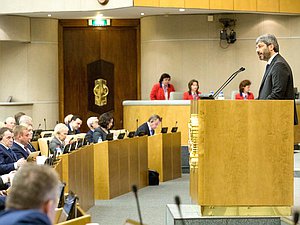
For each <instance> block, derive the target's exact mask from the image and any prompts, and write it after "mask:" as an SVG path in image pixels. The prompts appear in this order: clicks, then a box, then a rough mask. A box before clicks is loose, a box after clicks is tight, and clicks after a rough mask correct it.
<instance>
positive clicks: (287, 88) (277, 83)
mask: <svg viewBox="0 0 300 225" xmlns="http://www.w3.org/2000/svg"><path fill="white" fill-rule="evenodd" d="M294 98H295V97H294V82H293V73H292V70H291V68H290V66H289V64H288V63H287V61H285V59H284V58H283V57H282V56H281V55H279V54H278V55H276V56H275V57H274V59H273V60H272V62H271V64H270V66H269V68H268V70H267V71H266V73H265V75H264V77H263V79H262V82H261V85H260V88H259V95H258V99H280V100H294ZM294 108H295V113H294V123H295V124H298V118H297V113H296V105H295V106H294Z"/></svg>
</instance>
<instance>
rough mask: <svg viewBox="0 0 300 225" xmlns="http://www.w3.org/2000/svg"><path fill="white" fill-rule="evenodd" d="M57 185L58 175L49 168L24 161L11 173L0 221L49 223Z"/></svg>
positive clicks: (15, 224) (18, 224)
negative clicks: (9, 185)
mask: <svg viewBox="0 0 300 225" xmlns="http://www.w3.org/2000/svg"><path fill="white" fill-rule="evenodd" d="M58 186H59V180H58V175H57V173H56V172H55V170H54V169H53V168H51V167H48V166H45V165H34V164H31V163H28V164H26V165H24V166H23V167H22V169H21V170H19V171H17V172H16V174H15V176H14V179H13V185H12V186H11V189H10V193H9V195H8V197H7V200H6V210H5V211H4V212H2V213H1V214H0V224H3V225H4V224H5V225H23V224H30V225H51V224H53V222H54V218H55V208H56V206H57V200H58V198H57V190H58Z"/></svg>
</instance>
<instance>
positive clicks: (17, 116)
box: [15, 112, 25, 125]
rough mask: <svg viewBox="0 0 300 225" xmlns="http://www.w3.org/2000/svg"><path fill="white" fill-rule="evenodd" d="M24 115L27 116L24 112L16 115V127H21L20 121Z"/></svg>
mask: <svg viewBox="0 0 300 225" xmlns="http://www.w3.org/2000/svg"><path fill="white" fill-rule="evenodd" d="M23 115H25V113H23V112H18V113H17V114H16V115H15V120H16V125H20V123H19V120H20V117H21V116H23Z"/></svg>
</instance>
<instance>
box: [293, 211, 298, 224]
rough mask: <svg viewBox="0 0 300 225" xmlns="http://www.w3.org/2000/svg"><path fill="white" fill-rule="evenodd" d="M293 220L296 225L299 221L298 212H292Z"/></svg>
mask: <svg viewBox="0 0 300 225" xmlns="http://www.w3.org/2000/svg"><path fill="white" fill-rule="evenodd" d="M293 221H294V225H296V224H297V223H298V221H299V212H297V211H296V212H294V215H293Z"/></svg>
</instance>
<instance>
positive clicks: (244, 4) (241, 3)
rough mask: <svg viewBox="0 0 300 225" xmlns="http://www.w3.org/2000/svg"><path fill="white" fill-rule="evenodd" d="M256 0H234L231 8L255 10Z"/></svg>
mask: <svg viewBox="0 0 300 225" xmlns="http://www.w3.org/2000/svg"><path fill="white" fill-rule="evenodd" d="M256 5H257V4H256V0H247V1H245V0H234V3H233V9H234V10H239V11H256V8H257V7H256Z"/></svg>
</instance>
